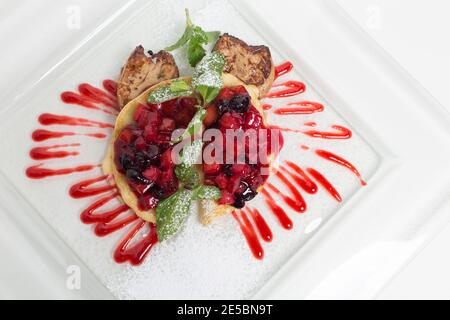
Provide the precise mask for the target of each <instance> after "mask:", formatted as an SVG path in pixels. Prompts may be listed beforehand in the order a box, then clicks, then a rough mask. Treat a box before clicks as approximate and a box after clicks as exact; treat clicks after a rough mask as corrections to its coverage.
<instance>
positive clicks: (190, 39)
mask: <svg viewBox="0 0 450 320" xmlns="http://www.w3.org/2000/svg"><path fill="white" fill-rule="evenodd" d="M185 10H186V28H185V30H184V33H183V35H182V36H181V38H180V39H179V40H178V41H177V42H176V43H175V44H173V45H171V46H169V47H167V48H166V50H167V51H173V50H176V49H179V48H181V47H183V46H185V45H186V44H187V45H188V49H187V51H188V52H187V54H188V60H189V64H190V65H191V67H195V66H196V65H197V63H199V62H200V61H201V60H202V59H203V57H204V56H205V55H206V51H205V49H204V48H203V45H207V44H208V43H210V42H213V41H216V40H217V38H218V37H219V35H220V32H218V31H212V32H205V31H203V29H202V28H200V27H199V26H196V25H194V24H193V23H192V21H191V18H190V16H189V10H188V9H185Z"/></svg>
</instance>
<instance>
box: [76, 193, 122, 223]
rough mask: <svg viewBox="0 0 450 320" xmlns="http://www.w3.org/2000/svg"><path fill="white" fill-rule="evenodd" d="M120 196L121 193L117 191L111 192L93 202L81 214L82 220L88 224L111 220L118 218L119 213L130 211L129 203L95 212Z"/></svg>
mask: <svg viewBox="0 0 450 320" xmlns="http://www.w3.org/2000/svg"><path fill="white" fill-rule="evenodd" d="M118 197H119V193H118V192H115V193H113V194H110V195H108V196H105V197H103V198H101V199H99V200H97V201H96V202H94V203H93V204H91V205H90V206H89V207H87V208H86V209H85V210H83V212H82V213H81V215H80V218H81V221H83V223H86V224H91V223H97V222H110V221H112V220H114V219H115V218H117V216H118V215H120V214H121V213H123V212H125V211H128V209H129V208H128V206H127V205H119V206H118V207H116V208H114V209H111V210H107V211H106V212H102V213H95V212H96V211H97V210H98V209H100V208H101V207H103V206H104V205H105V204H107V203H108V202H110V201H111V200H113V199H116V198H118Z"/></svg>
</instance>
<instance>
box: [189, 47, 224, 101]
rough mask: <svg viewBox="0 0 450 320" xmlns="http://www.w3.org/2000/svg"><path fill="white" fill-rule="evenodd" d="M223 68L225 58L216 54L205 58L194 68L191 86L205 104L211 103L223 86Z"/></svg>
mask: <svg viewBox="0 0 450 320" xmlns="http://www.w3.org/2000/svg"><path fill="white" fill-rule="evenodd" d="M224 67H225V58H224V56H223V55H222V54H220V53H218V52H213V53H212V54H210V55H207V56H205V57H204V58H203V59H202V61H200V63H199V64H198V65H197V66H196V67H195V71H194V76H193V78H192V85H193V86H194V88H195V89H196V90H197V91H198V92H199V93H200V94H201V95H202V97H203V100H204V102H205V103H206V104H208V103H210V102H211V101H213V100H214V99H215V98H216V97H217V95H218V94H219V92H220V90H221V89H222V88H223V86H224V83H223V79H222V73H223V68H224Z"/></svg>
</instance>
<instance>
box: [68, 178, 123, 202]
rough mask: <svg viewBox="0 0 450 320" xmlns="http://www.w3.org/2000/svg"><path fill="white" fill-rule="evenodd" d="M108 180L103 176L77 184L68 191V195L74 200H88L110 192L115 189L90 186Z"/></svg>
mask: <svg viewBox="0 0 450 320" xmlns="http://www.w3.org/2000/svg"><path fill="white" fill-rule="evenodd" d="M107 179H108V176H107V175H103V176H100V177H97V178H93V179H88V180H84V181H81V182H79V183H77V184H74V185H73V186H72V187H71V188H70V190H69V194H70V196H71V197H72V198H74V199H81V198H88V197H93V196H96V195H99V194H102V193H105V192H108V191H111V190H114V189H115V188H116V187H114V186H111V185H109V184H108V185H104V186H99V187H91V186H92V185H94V184H96V183H98V182H101V181H106V180H107Z"/></svg>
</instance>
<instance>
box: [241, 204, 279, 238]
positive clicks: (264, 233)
mask: <svg viewBox="0 0 450 320" xmlns="http://www.w3.org/2000/svg"><path fill="white" fill-rule="evenodd" d="M246 213H247V214H248V215H250V216H251V217H252V218H253V221H254V222H255V225H256V228H257V229H258V233H259V235H260V236H261V238H262V239H263V240H264V241H266V242H271V241H272V239H273V234H272V230H270V227H269V225H268V224H267V222H266V220H265V219H264V218H263V216H262V215H261V213H260V212H259V211H258V210H257V209H251V208H247V210H246Z"/></svg>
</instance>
